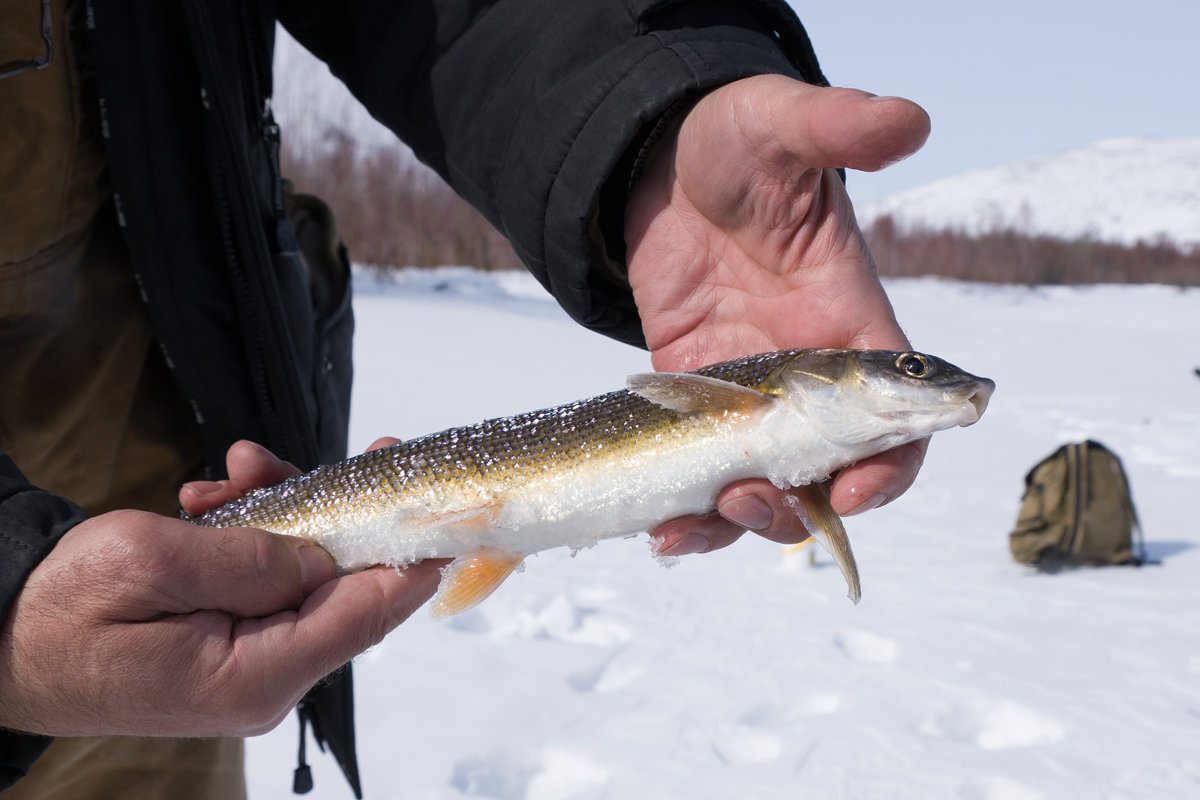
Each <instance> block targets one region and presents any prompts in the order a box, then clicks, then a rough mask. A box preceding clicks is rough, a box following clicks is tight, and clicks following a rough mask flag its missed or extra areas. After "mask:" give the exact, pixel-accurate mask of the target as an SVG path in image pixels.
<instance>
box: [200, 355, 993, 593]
mask: <svg viewBox="0 0 1200 800" xmlns="http://www.w3.org/2000/svg"><path fill="white" fill-rule="evenodd" d="M994 389H995V383H994V382H993V381H991V380H989V379H987V378H981V377H978V376H975V375H971V374H969V373H967V372H964V371H963V370H961V369H959V368H958V367H956V366H954V365H952V364H950V363H948V362H946V361H944V360H942V359H940V358H937V357H935V356H932V355H928V354H925V353H920V352H915V351H906V352H900V351H883V350H835V349H799V350H784V351H778V352H773V353H763V354H758V355H753V356H747V357H743V358H738V359H734V360H731V361H725V362H721V363H718V364H713V365H710V366H707V367H704V368H701V369H698V370H694V371H691V372H681V373H674V372H650V373H641V374H636V375H631V376H629V377H628V379H627V381H626V388H625V389H621V390H617V391H614V392H610V393H608V394H604V395H600V396H598V397H593V398H590V399H587V400H580V401H577V402H573V403H567V404H565V405H559V406H555V407H553V408H545V409H541V410H537V411H530V412H526V413H522V414H517V415H514V416H509V417H502V418H497V419H490V420H485V421H483V422H480V423H477V424H474V425H467V426H464V427H457V428H451V429H448V430H444V431H441V432H439V433H432V434H429V435H427V436H422V437H420V438H416V439H411V440H408V441H405V442H400V443H398V444H394V445H391V446H390V447H383V448H380V449H377V450H372V451H369V452H366V453H363V454H361V455H358V456H354V457H352V458H349V459H346V460H344V461H340V462H337V463H333V464H328V465H325V466H321V467H318V468H317V469H315V470H313V471H311V472H308V473H305V474H302V475H297V476H294V477H291V478H288V479H286V480H284V481H283V482H281V483H279V484H276V485H274V486H269V487H262V488H259V489H255V490H252V491H250V492H248V493H247V494H245V495H244V496H243V497H241V498H239V499H236V500H233V501H231V502H229V503H227V504H226V505H224V506H221V507H219V508H216V509H213V510H210V511H208V512H206V513H204V514H203V515H200V516H198V517H193V518H190V521H192V522H194V523H196V524H198V525H202V526H209V527H226V526H244V527H254V528H261V529H264V530H267V531H272V532H274V533H278V534H286V535H291V536H297V537H300V538H302V539H306V540H308V541H311V542H315V543H316V544H318V545H320V546H321V547H323V548H324V549H325V550H326V551H328V552H329V554H330V555H331V556H332V557H333V559H334V561H335V562H336V564H337V566H338V569H339V571H340V572H342V573H346V572H353V571H356V570H360V569H364V568H366V567H369V566H373V565H378V564H385V565H391V566H394V567H397V568H403V567H405V566H407V565H409V564H412V563H415V562H417V561H421V560H424V559H430V558H442V559H453V560H452V561H451V563H450V564H448V565H447V566H446V567H444V568H443V569H442V576H441V580H440V583H439V587H438V591H437V594H436V595H435V596H434V598H433V601H432V603H431V606H430V608H431V612H432V613H433V614H434V616H438V617H447V616H451V615H453V614H458V613H461V612H463V611H466V610H467V609H470V608H473V607H474V606H476V605H477V604H478V603H480V602H481V601H482V600H484V599H485V598H486V597H488V596H489V595H490V594H491V593H492V592H493V591H494V590H495V589H496V588H497V587H498V586H499V585H500V584H501V583H503V582H504V581H505V580H506V579H507V578H508V577H509V576H510V575H511V574H512V573H513V572H515V571H517V570H518V569H519V568H520V566H521V564H522V563H523V561H524V559H525V558H526V557H527V556H529V555H531V554H533V553H537V552H540V551H543V550H548V549H551V548H555V547H564V546H565V547H569V548H571V549H572V550H581V549H584V548H587V547H591V546H592V545H594V544H596V543H597V542H599V541H601V540H603V539H611V538H618V537H628V536H632V535H636V534H638V533H640V532H641V531H645V530H649V529H651V528H653V527H654V526H656V525H657V524H659V523H661V522H664V521H666V520H668V519H673V518H675V517H679V516H684V515H690V514H710V513H713V512H714V511H715V504H716V497H717V494H718V492H719V491H720V490H721V489H722V488H723V487H725V486H727V485H729V484H730V483H733V482H734V481H738V480H741V479H744V478H766V479H768V480H770V481H771V482H772V483H773V484H774V485H775V486H778V487H780V488H781V489H791V490H792V492H791V493H790V494H789V495H788V496H789V497H790V498H792V500H791V503H792V506H793V508H794V510H795V512H796V513H797V515H798V516H799V517H800V518H801V519H802V520H803V522H804V524H805V527H806V528H807V529H808V530H809V532H810V533H811V534H812V536H813V538H815V539H817V540H818V542H820V543H821V544H822V545H823V546H824V547H825V548H826V549H827V550H829V552H830V553H831V554H832V555H833V557H834V559H835V560H836V561H837V563H838V565H839V567H840V568H841V570H842V574H843V575H844V577H845V579H846V582H847V588H848V596H849V597H850V599H851V601H852V602H854V603H855V604H857V603H858V601H859V598H860V596H861V588H860V580H859V576H858V568H857V564H856V563H855V560H854V554H853V551H852V550H851V548H850V542H849V538H848V537H847V535H846V531H845V527H844V526H843V524H842V521H841V519H840V518H839V517H838V515H837V514H836V513H835V512H834V511H833V508H832V506H831V505H830V502H829V497H828V495H827V494H826V492H825V490H824V488H823V486H822V482H824V481H826V480H827V479H828V478H829V477H830V476H831V475H832V474H833V473H834V472H836V471H837V470H839V469H842V468H844V467H846V466H849V465H850V464H853V463H855V462H857V461H861V460H862V459H864V458H867V457H869V456H871V455H874V454H876V453H880V452H883V451H885V450H889V449H891V448H893V447H897V446H899V445H902V444H904V443H906V442H910V441H914V440H916V439H920V438H924V437H927V436H929V435H931V434H932V433H934V432H937V431H940V430H945V429H948V428H952V427H956V426H963V427H965V426H968V425H972V424H974V423H975V422H976V421H978V420H979V418H980V417H981V416H982V414H983V412H984V410H985V409H986V408H987V405H988V402H989V399H990V398H991V395H992V392H993V390H994Z"/></svg>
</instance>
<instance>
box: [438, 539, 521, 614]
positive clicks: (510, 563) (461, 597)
mask: <svg viewBox="0 0 1200 800" xmlns="http://www.w3.org/2000/svg"><path fill="white" fill-rule="evenodd" d="M523 560H524V556H520V555H515V554H513V553H509V552H507V551H505V550H499V549H497V548H494V547H485V548H483V549H481V550H478V551H476V552H474V553H471V554H470V555H465V556H459V557H458V558H456V559H454V561H452V562H450V564H449V565H448V566H447V567H445V568H443V569H442V582H441V583H440V584H439V585H438V591H437V594H436V595H434V598H433V602H432V603H431V604H430V607H429V613H431V614H433V616H435V617H452V616H454V615H455V614H461V613H462V612H464V611H467V610H469V609H472V608H474V607H475V606H477V605H479V604H480V603H482V602H483V601H484V600H485V599H487V597H488V595H490V594H491V593H492V592H494V591H496V588H497V587H498V586H500V584H502V583H504V580H505V579H506V578H507V577H508V576H509V575H511V574H512V573H513V571H514V570H516V569H517V567H519V566H521V562H522V561H523Z"/></svg>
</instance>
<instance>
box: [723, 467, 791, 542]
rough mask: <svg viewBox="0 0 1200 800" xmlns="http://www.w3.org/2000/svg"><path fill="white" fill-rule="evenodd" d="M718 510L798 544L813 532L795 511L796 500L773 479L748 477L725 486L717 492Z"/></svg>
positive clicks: (749, 526) (765, 533) (766, 533)
mask: <svg viewBox="0 0 1200 800" xmlns="http://www.w3.org/2000/svg"><path fill="white" fill-rule="evenodd" d="M717 511H718V513H720V514H721V516H723V517H724V518H725V519H727V520H729V521H730V522H731V523H733V524H735V525H738V526H741V527H743V528H744V529H746V530H749V531H752V532H754V533H757V534H758V535H759V536H762V537H763V538H765V539H769V540H771V541H772V542H778V543H780V544H796V543H798V542H803V541H804V540H805V539H807V538H808V537H809V535H810V534H809V532H808V529H807V528H805V527H804V523H803V522H802V521H801V518H800V517H799V516H797V514H796V500H794V499H793V498H792V497H791V495H789V494H788V493H787V492H785V491H783V490H781V489H779V488H777V487H776V486H774V485H773V484H772V483H771V482H770V481H764V480H746V481H739V482H737V483H734V484H731V485H729V486H727V487H725V489H723V490H722V491H721V493H720V494H718V495H717Z"/></svg>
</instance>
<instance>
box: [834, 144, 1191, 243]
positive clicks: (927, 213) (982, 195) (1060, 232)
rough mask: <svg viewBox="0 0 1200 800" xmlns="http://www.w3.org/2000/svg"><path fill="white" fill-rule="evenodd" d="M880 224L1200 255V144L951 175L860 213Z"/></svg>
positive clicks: (1066, 156)
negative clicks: (1153, 246) (1169, 246)
mask: <svg viewBox="0 0 1200 800" xmlns="http://www.w3.org/2000/svg"><path fill="white" fill-rule="evenodd" d="M850 186H851V191H853V183H852V182H851V184H850ZM883 215H891V216H892V217H893V218H894V219H895V220H896V221H897V222H898V223H899V224H900V225H901V226H902V227H914V226H920V227H926V228H932V229H941V228H952V229H958V230H965V231H967V232H969V233H979V232H983V231H988V230H995V229H1003V228H1009V227H1011V228H1013V229H1016V230H1019V231H1026V232H1028V233H1035V234H1038V233H1041V234H1050V235H1054V236H1062V237H1066V238H1076V237H1084V236H1087V237H1092V238H1095V239H1099V240H1101V241H1111V242H1120V243H1125V244H1134V243H1136V242H1137V241H1139V240H1143V241H1155V240H1158V239H1160V238H1165V239H1167V240H1169V241H1172V242H1174V243H1176V244H1177V245H1180V246H1183V247H1191V246H1197V245H1200V138H1193V139H1147V138H1126V139H1109V140H1105V141H1101V142H1097V143H1095V144H1091V145H1088V146H1086V147H1078V148H1074V149H1071V150H1065V151H1062V152H1058V153H1052V154H1049V155H1045V156H1040V157H1037V158H1030V159H1026V160H1023V161H1016V162H1013V163H1011V164H1006V165H1003V166H1000V167H995V168H992V169H981V170H974V171H971V172H967V173H964V174H962V175H956V176H954V177H951V178H946V179H944V180H940V181H936V182H934V183H930V184H928V185H926V186H922V187H919V188H916V189H912V190H909V191H907V192H902V193H900V194H897V195H895V196H893V197H889V198H887V199H885V200H883V201H881V202H878V203H872V204H868V205H866V206H864V207H863V208H862V209H860V211H859V216H860V218H861V219H863V220H864V221H867V222H869V221H871V220H873V219H876V218H878V217H880V216H883Z"/></svg>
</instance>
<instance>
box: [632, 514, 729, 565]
mask: <svg viewBox="0 0 1200 800" xmlns="http://www.w3.org/2000/svg"><path fill="white" fill-rule="evenodd" d="M745 532H746V530H745V528H742V527H740V526H738V525H735V524H733V523H732V522H729V521H728V520H726V519H723V518H721V517H720V516H718V515H717V514H709V515H706V516H688V517H676V518H675V519H672V520H668V521H666V522H664V523H662V524H661V525H659V526H657V527H656V528H654V530H652V531H650V538H651V539H652V540H653V542H654V550H655V552H656V553H658V554H659V555H661V556H687V555H692V554H694V553H709V552H712V551H713V550H720V549H721V548H723V547H728V546H729V545H731V544H733V543H734V542H736V541H737V540H738V539H740V538H741V537H742V534H744V533H745Z"/></svg>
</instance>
